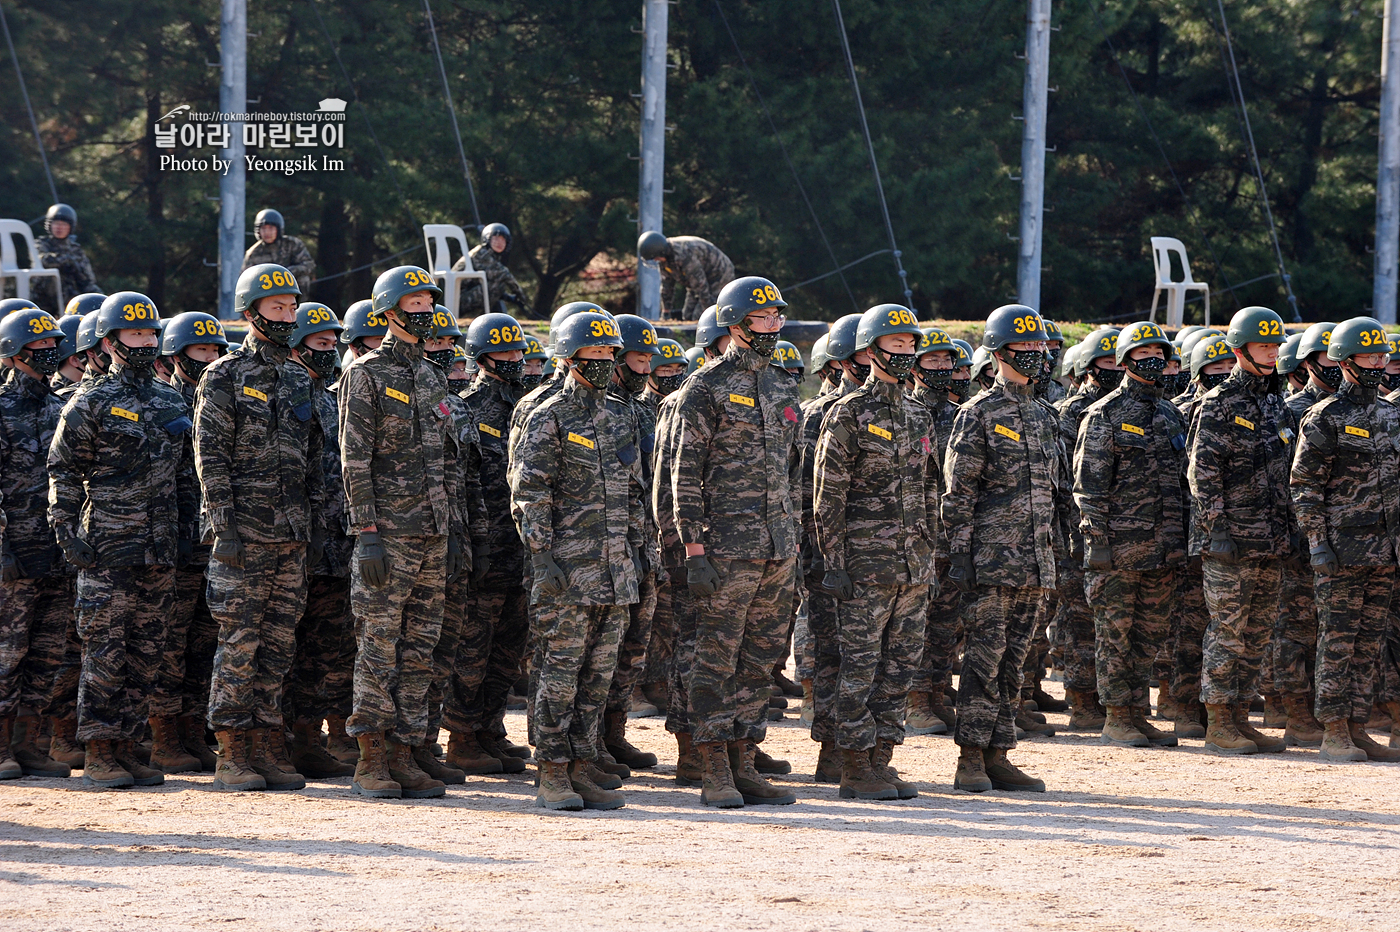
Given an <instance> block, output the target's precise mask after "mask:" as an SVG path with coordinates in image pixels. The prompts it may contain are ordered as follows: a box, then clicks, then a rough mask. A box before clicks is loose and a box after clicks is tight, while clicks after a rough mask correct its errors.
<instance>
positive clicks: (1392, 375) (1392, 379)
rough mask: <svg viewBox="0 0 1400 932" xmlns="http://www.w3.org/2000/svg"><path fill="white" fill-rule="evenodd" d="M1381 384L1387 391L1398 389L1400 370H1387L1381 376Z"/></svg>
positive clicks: (1399, 386) (1399, 385) (1399, 387)
mask: <svg viewBox="0 0 1400 932" xmlns="http://www.w3.org/2000/svg"><path fill="white" fill-rule="evenodd" d="M1381 384H1382V385H1384V386H1385V390H1386V391H1388V392H1393V391H1395V390H1397V389H1400V372H1387V373H1386V374H1385V375H1383V376H1381Z"/></svg>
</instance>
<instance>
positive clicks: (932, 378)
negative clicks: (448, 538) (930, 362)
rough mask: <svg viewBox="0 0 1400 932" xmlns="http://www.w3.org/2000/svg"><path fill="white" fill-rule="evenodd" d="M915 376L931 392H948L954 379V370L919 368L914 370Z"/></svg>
mask: <svg viewBox="0 0 1400 932" xmlns="http://www.w3.org/2000/svg"><path fill="white" fill-rule="evenodd" d="M914 375H915V376H916V377H918V379H919V381H920V382H921V383H923V385H924V387H925V388H927V389H928V390H929V391H931V392H946V391H947V390H948V383H949V382H951V381H952V379H953V370H952V369H925V368H924V367H923V366H919V367H918V368H916V369H915V370H914Z"/></svg>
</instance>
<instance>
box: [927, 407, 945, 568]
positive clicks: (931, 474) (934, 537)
mask: <svg viewBox="0 0 1400 932" xmlns="http://www.w3.org/2000/svg"><path fill="white" fill-rule="evenodd" d="M928 442H929V443H930V444H931V445H932V452H931V453H930V454H929V457H928V463H927V464H926V466H925V468H924V516H925V517H926V518H927V520H928V537H929V544H930V545H931V546H932V547H933V555H934V557H935V558H938V557H942V556H946V554H943V553H940V552H939V551H940V550H942V549H943V541H944V539H945V538H944V536H943V516H942V515H940V514H939V513H938V510H939V507H940V506H941V504H942V502H943V464H942V463H940V462H939V461H938V435H937V432H936V430H935V428H934V424H933V419H932V418H930V419H929V423H928Z"/></svg>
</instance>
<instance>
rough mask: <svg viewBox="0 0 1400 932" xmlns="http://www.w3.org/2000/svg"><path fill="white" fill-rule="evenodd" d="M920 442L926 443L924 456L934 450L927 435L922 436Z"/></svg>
mask: <svg viewBox="0 0 1400 932" xmlns="http://www.w3.org/2000/svg"><path fill="white" fill-rule="evenodd" d="M919 442H920V443H922V444H923V445H924V456H928V455H929V454H930V453H932V452H933V447H931V446H929V442H928V438H927V437H920V438H919Z"/></svg>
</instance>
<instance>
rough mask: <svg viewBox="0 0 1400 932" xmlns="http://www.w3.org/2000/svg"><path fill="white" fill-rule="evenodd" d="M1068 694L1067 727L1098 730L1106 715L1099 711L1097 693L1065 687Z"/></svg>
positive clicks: (1078, 729) (1102, 724) (1077, 729)
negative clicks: (1068, 711)
mask: <svg viewBox="0 0 1400 932" xmlns="http://www.w3.org/2000/svg"><path fill="white" fill-rule="evenodd" d="M1065 695H1066V696H1069V707H1070V713H1069V727H1070V728H1071V729H1072V730H1074V731H1098V730H1099V729H1100V728H1103V726H1104V722H1105V721H1107V716H1106V715H1104V713H1103V712H1101V711H1099V700H1098V694H1097V693H1095V692H1093V691H1092V690H1080V689H1066V690H1065Z"/></svg>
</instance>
